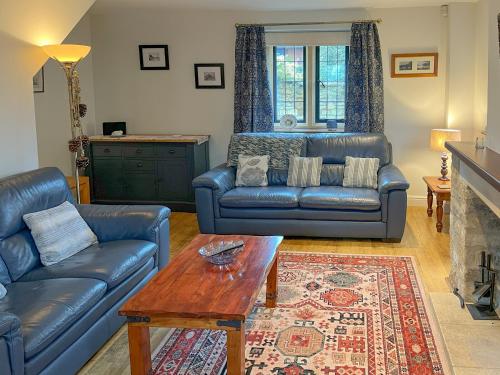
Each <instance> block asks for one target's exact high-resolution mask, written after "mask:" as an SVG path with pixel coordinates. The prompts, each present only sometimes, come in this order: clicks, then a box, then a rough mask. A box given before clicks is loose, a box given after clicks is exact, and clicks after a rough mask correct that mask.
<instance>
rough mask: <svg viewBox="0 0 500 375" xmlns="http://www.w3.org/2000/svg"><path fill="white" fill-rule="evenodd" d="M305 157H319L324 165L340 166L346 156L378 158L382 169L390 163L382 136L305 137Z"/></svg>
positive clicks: (386, 144) (386, 145) (323, 135)
mask: <svg viewBox="0 0 500 375" xmlns="http://www.w3.org/2000/svg"><path fill="white" fill-rule="evenodd" d="M307 156H321V157H323V163H325V164H342V163H344V161H345V157H346V156H352V157H357V158H378V159H380V166H381V167H382V166H384V165H386V164H389V163H390V160H391V151H390V145H389V142H388V141H387V138H386V137H385V135H383V134H375V133H366V134H352V133H336V134H313V135H308V136H307Z"/></svg>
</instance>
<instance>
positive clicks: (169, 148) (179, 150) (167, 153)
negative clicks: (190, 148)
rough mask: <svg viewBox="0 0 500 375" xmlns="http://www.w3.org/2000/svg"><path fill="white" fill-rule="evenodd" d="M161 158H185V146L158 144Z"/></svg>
mask: <svg viewBox="0 0 500 375" xmlns="http://www.w3.org/2000/svg"><path fill="white" fill-rule="evenodd" d="M160 157H161V158H167V159H169V158H185V157H186V146H185V145H174V144H171V145H161V146H160Z"/></svg>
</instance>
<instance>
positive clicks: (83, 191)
mask: <svg viewBox="0 0 500 375" xmlns="http://www.w3.org/2000/svg"><path fill="white" fill-rule="evenodd" d="M66 180H67V181H68V185H69V188H70V189H71V192H72V193H73V196H75V197H76V181H75V178H74V177H73V176H66ZM79 180H80V201H81V202H80V203H81V204H90V182H89V177H88V176H80V178H79ZM75 201H76V198H75Z"/></svg>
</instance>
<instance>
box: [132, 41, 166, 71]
mask: <svg viewBox="0 0 500 375" xmlns="http://www.w3.org/2000/svg"><path fill="white" fill-rule="evenodd" d="M139 56H140V59H141V70H169V69H170V65H169V61H168V46H167V45H166V44H154V45H145V44H142V45H140V46H139Z"/></svg>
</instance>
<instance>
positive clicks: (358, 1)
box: [94, 0, 476, 10]
mask: <svg viewBox="0 0 500 375" xmlns="http://www.w3.org/2000/svg"><path fill="white" fill-rule="evenodd" d="M475 1H476V0H470V1H469V2H475ZM458 2H465V1H464V0H97V1H96V3H95V6H94V8H96V9H106V8H115V7H135V8H136V7H163V8H176V9H207V10H210V9H212V10H319V9H339V8H397V7H412V6H439V5H443V4H449V3H458Z"/></svg>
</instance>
